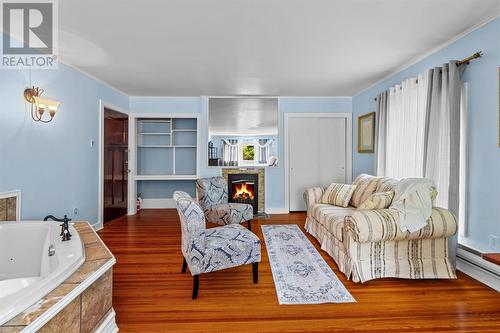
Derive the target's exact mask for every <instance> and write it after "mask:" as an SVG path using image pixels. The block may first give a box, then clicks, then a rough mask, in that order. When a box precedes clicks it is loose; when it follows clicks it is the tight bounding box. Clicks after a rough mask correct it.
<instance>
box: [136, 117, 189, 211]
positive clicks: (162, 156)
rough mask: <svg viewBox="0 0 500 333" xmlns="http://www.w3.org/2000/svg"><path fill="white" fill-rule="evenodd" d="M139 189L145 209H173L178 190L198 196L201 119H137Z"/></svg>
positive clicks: (137, 176)
mask: <svg viewBox="0 0 500 333" xmlns="http://www.w3.org/2000/svg"><path fill="white" fill-rule="evenodd" d="M136 146H137V150H136V151H137V155H136V175H135V180H136V189H137V193H140V194H141V197H142V198H143V203H144V207H145V208H166V207H173V206H174V205H173V201H172V195H173V192H175V191H177V190H181V191H186V192H188V193H189V194H190V195H191V196H195V195H196V179H197V178H198V176H197V164H198V161H197V154H198V118H197V117H192V118H174V117H171V118H136Z"/></svg>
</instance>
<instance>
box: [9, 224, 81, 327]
mask: <svg viewBox="0 0 500 333" xmlns="http://www.w3.org/2000/svg"><path fill="white" fill-rule="evenodd" d="M60 232H61V227H60V223H57V222H50V221H47V222H31V221H30V222H21V221H18V222H2V223H0V325H2V324H3V323H5V322H7V321H8V320H10V319H11V318H13V317H15V316H16V315H17V314H19V313H20V312H22V311H24V310H25V309H27V308H28V307H30V306H31V305H32V304H34V303H36V302H37V301H38V300H40V299H41V298H42V297H43V296H45V295H46V294H48V293H49V292H51V291H52V290H53V289H55V288H56V287H57V286H58V285H60V284H61V283H62V282H63V281H64V280H66V279H67V278H68V277H69V276H70V275H71V274H72V273H73V272H75V271H76V270H77V269H78V267H80V265H81V264H82V263H83V262H84V261H85V250H84V247H83V244H82V241H81V239H80V236H79V234H78V232H77V231H76V230H75V228H74V227H73V226H71V225H70V233H71V235H72V236H73V237H72V238H71V240H69V241H66V242H63V241H61V237H60V236H59V234H60ZM49 250H52V251H51V252H52V255H51V256H50V255H49ZM54 250H55V251H54Z"/></svg>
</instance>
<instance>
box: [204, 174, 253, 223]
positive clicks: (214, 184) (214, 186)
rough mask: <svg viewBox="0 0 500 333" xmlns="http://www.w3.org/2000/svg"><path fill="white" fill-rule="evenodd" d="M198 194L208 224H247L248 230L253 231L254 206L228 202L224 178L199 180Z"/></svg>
mask: <svg viewBox="0 0 500 333" xmlns="http://www.w3.org/2000/svg"><path fill="white" fill-rule="evenodd" d="M196 192H197V193H198V200H199V202H200V205H201V207H202V208H203V212H204V213H205V218H206V219H207V221H208V222H212V223H215V224H218V225H228V224H241V223H244V222H247V223H248V224H247V225H248V229H249V230H252V224H251V223H252V219H253V207H252V205H248V204H241V203H235V202H228V193H227V183H226V180H225V179H224V178H223V177H212V178H201V179H198V180H197V181H196Z"/></svg>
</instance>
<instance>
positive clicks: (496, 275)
mask: <svg viewBox="0 0 500 333" xmlns="http://www.w3.org/2000/svg"><path fill="white" fill-rule="evenodd" d="M457 269H458V270H459V271H461V272H463V273H465V274H467V275H469V276H470V277H472V278H473V279H475V280H478V281H479V282H481V283H483V284H485V285H487V286H489V287H491V288H493V289H495V290H496V291H500V266H499V265H496V264H494V263H491V262H489V261H486V260H484V259H483V258H481V255H480V254H478V253H476V252H475V251H470V250H468V249H467V248H463V247H459V248H458V249H457Z"/></svg>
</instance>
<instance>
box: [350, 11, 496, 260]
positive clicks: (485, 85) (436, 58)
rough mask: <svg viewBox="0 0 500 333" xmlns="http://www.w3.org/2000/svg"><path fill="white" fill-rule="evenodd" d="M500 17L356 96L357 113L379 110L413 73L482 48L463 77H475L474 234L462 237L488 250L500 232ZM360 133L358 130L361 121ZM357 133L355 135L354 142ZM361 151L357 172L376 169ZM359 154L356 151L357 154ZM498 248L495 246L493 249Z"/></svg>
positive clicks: (472, 144)
mask: <svg viewBox="0 0 500 333" xmlns="http://www.w3.org/2000/svg"><path fill="white" fill-rule="evenodd" d="M499 38H500V19H496V20H494V21H492V22H490V23H488V24H487V25H485V26H482V27H480V28H479V29H476V30H474V31H473V32H471V33H470V34H468V35H466V36H464V37H462V38H460V39H459V40H457V41H455V42H453V43H452V44H450V45H449V46H447V47H446V48H444V49H442V50H439V51H438V52H436V53H434V54H432V55H430V56H429V57H427V58H425V59H423V60H422V61H419V62H418V63H416V64H414V65H413V66H411V67H409V68H407V69H405V70H403V71H401V72H399V73H397V74H395V75H393V76H391V77H390V78H388V79H386V80H384V81H383V82H381V83H379V84H377V85H375V86H374V87H371V88H370V89H368V90H366V91H363V92H362V93H360V94H358V95H356V96H354V97H353V113H354V117H355V118H357V116H359V115H362V114H365V113H367V112H372V111H375V108H376V105H375V101H374V100H373V99H374V97H376V96H377V95H378V94H379V93H380V92H382V91H384V90H386V89H387V88H389V87H390V86H393V85H395V84H397V83H399V82H401V81H403V80H405V79H407V78H410V77H413V76H416V75H417V74H418V73H421V72H423V71H425V70H426V69H428V68H431V67H434V66H441V65H442V64H443V63H446V62H448V61H449V60H452V59H463V58H465V57H467V56H469V55H471V54H472V53H474V52H476V51H479V50H481V51H483V52H484V57H483V58H481V59H479V60H475V61H473V62H471V64H470V65H469V66H468V67H467V69H466V70H465V72H464V75H463V77H462V79H463V80H464V81H467V82H469V98H470V106H469V108H470V111H469V112H470V113H469V132H468V145H469V158H468V163H469V170H468V171H469V174H468V183H467V186H468V197H469V203H468V224H469V237H468V238H467V239H463V240H462V239H461V241H463V242H465V243H468V244H470V245H472V246H474V247H477V248H479V249H482V250H485V251H486V250H488V236H489V235H490V234H495V235H497V236H500V211H499V210H498V208H497V206H498V203H499V202H500V176H498V171H499V170H500V148H499V147H498V130H499V129H498V122H499V119H498V117H499V115H498V112H499V111H498V108H499V105H498V98H499V97H498V94H499V87H498V80H499V78H498V75H499V72H498V71H499V69H498V68H499V66H500V39H499ZM353 122H354V131H353V132H354V133H357V122H356V121H353ZM356 146H357V137H356V135H354V147H356ZM356 155H358V156H357V157H356V163H355V164H354V168H353V171H354V176H355V175H357V174H359V173H362V172H366V173H373V170H374V161H373V158H374V157H373V154H369V155H360V154H356ZM356 155H355V156H356ZM489 250H492V249H489Z"/></svg>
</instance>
